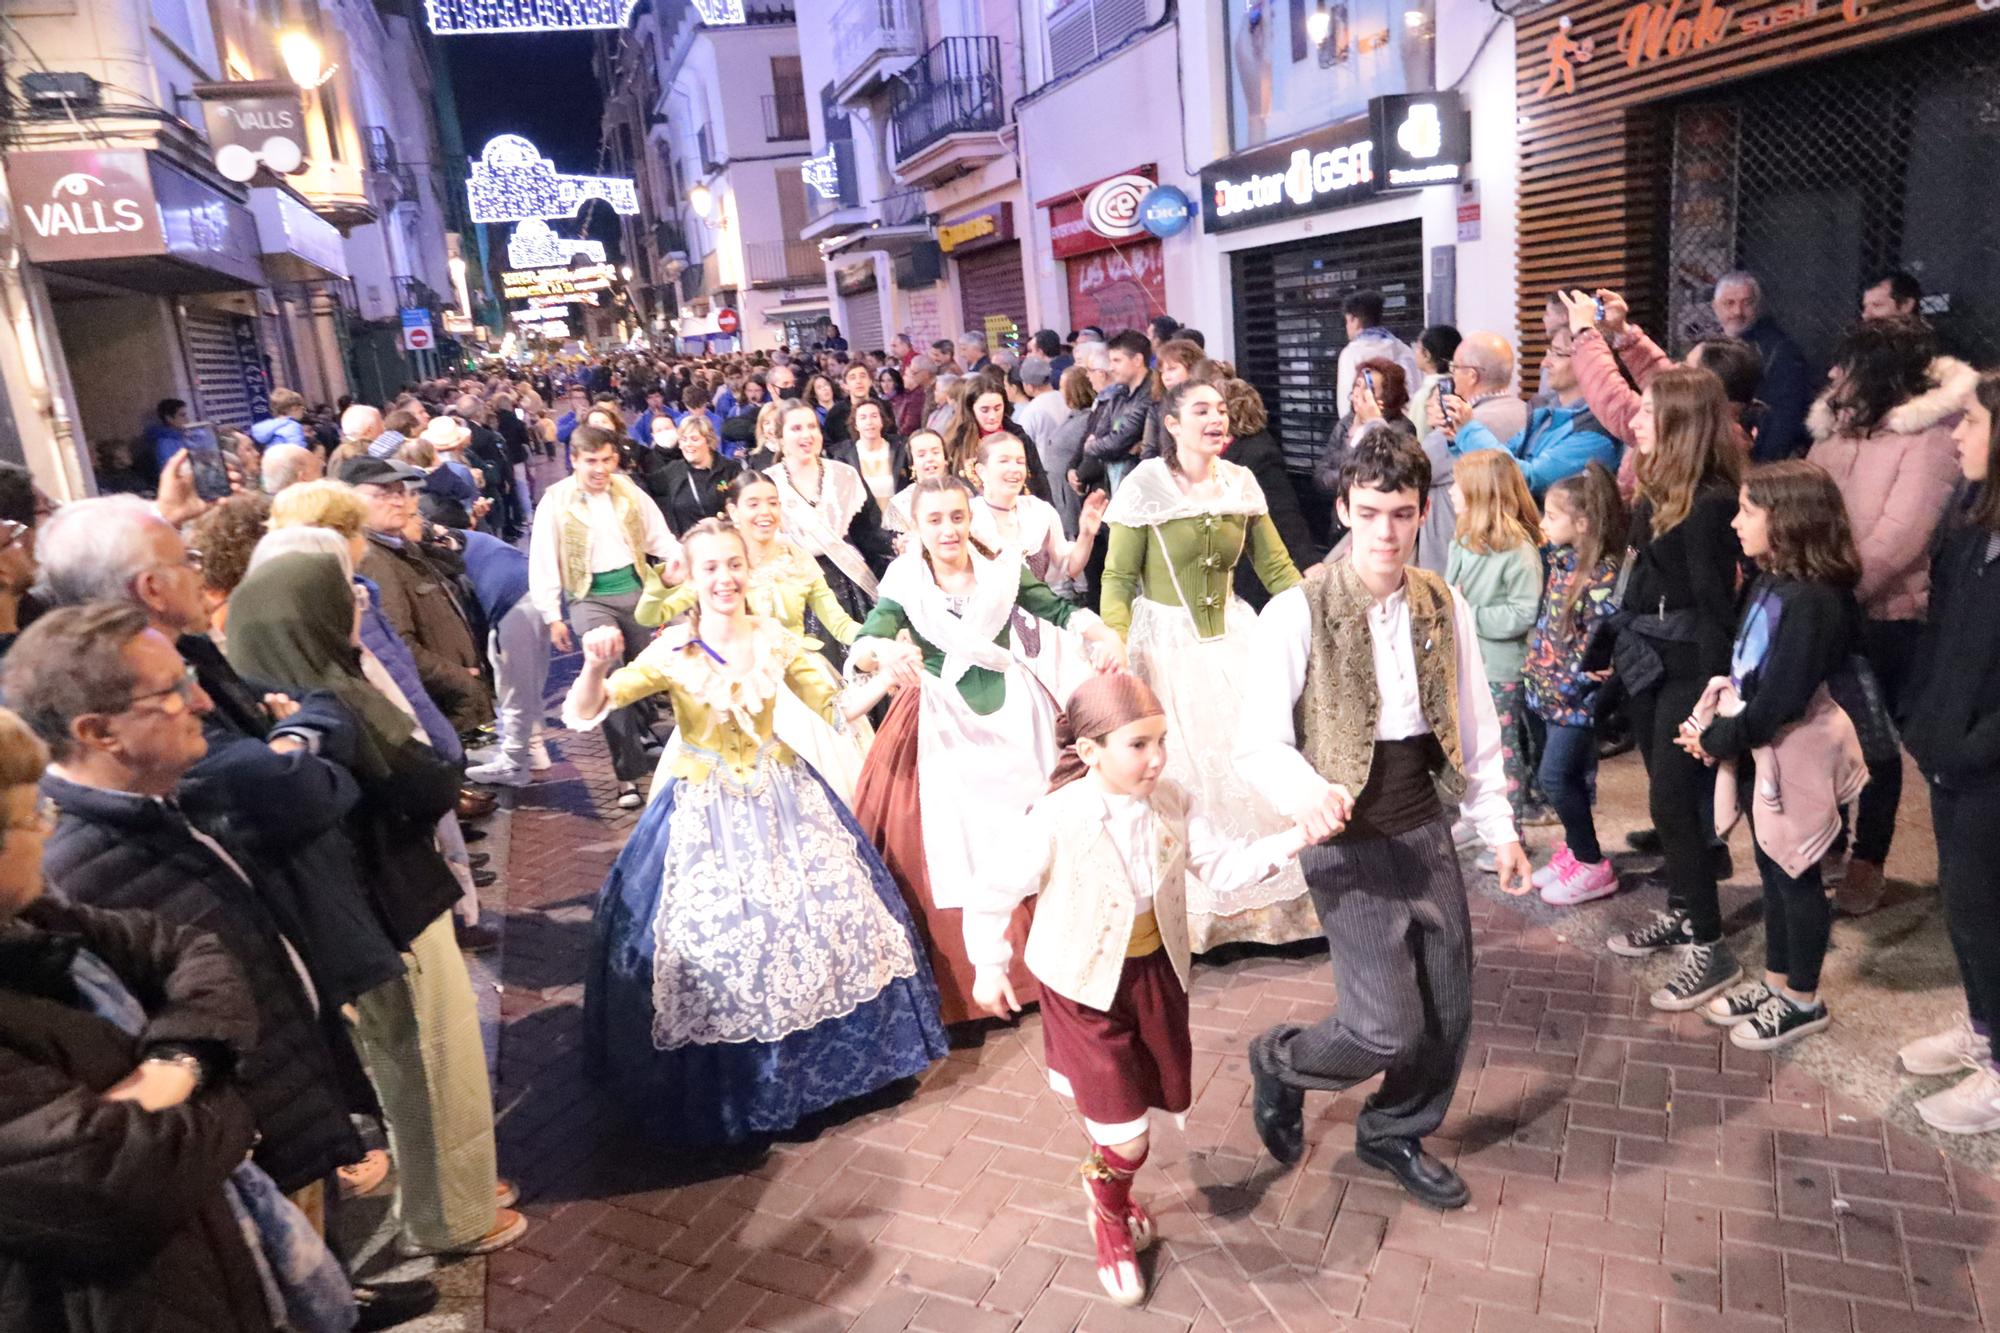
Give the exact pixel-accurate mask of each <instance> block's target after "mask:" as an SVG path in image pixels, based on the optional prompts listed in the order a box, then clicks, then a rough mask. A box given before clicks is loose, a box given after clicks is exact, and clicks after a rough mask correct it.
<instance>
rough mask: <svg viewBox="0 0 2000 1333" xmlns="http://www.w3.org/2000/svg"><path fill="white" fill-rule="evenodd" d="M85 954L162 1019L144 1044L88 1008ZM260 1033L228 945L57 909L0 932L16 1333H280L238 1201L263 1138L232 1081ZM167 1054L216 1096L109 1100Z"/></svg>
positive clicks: (151, 1017) (0, 1187) (0, 1064)
mask: <svg viewBox="0 0 2000 1333" xmlns="http://www.w3.org/2000/svg"><path fill="white" fill-rule="evenodd" d="M79 946H81V947H83V948H87V949H89V950H90V952H91V953H92V954H94V955H96V957H97V958H98V959H99V960H100V961H102V962H103V963H104V964H105V965H106V966H107V967H109V968H110V969H111V971H112V972H114V973H116V974H117V976H118V978H119V979H120V980H121V981H123V982H124V983H125V985H126V987H127V988H128V989H129V990H130V991H131V992H132V994H133V996H134V997H135V998H137V999H138V1000H139V1002H140V1003H141V1004H142V1005H143V1006H145V1009H146V1017H147V1023H146V1028H145V1030H144V1031H143V1032H142V1033H140V1034H139V1035H138V1036H137V1037H132V1036H128V1035H127V1034H126V1033H124V1032H122V1031H121V1030H119V1029H118V1028H117V1027H116V1026H115V1025H113V1024H111V1023H108V1022H106V1021H105V1020H103V1019H101V1018H99V1017H97V1016H96V1015H95V1014H93V1013H90V1012H89V1011H88V1010H87V1009H85V1008H84V1007H82V1005H81V1003H80V1001H79V1000H78V998H77V996H76V994H75V989H74V986H73V985H72V984H71V983H70V982H69V976H68V967H69V962H70V959H71V958H73V957H74V956H75V953H76V950H77V948H78V947H79ZM256 1027H257V1016H256V1012H255V1010H254V1009H253V1008H252V1005H251V1000H250V995H249V993H248V992H247V991H246V990H245V989H244V984H243V978H242V975H241V974H240V973H239V972H238V971H237V969H236V966H235V964H234V963H233V962H232V961H231V960H230V957H229V952H228V950H227V949H225V948H224V947H223V945H222V944H221V942H220V941H218V940H217V939H216V938H215V937H214V936H212V935H207V934H204V933H202V932H200V931H195V930H190V929H188V928H186V927H183V926H175V925H172V924H169V923H168V922H166V921H163V920H161V919H160V918H158V917H156V916H153V915H151V914H149V913H145V912H99V911H93V910H92V909H90V908H87V907H80V906H77V905H75V904H72V903H63V902H58V901H55V900H52V899H48V898H44V899H42V900H41V901H39V902H36V903H33V904H31V905H30V906H29V907H28V909H27V910H26V911H25V912H23V913H22V914H21V916H20V917H19V918H18V919H16V920H14V921H11V922H7V923H4V924H0V1333H62V1331H63V1330H72V1331H74V1333H84V1330H89V1333H267V1331H268V1330H269V1329H270V1328H271V1326H272V1325H271V1320H270V1318H269V1316H268V1315H267V1314H266V1312H265V1306H264V1294H263V1289H262V1287H261V1285H260V1283H259V1279H258V1276H257V1270H256V1267H255V1261H254V1260H253V1259H252V1257H251V1254H250V1251H249V1248H248V1246H247V1245H246V1244H245V1242H244V1238H243V1233H242V1231H241V1230H239V1229H238V1227H237V1225H236V1222H235V1220H234V1218H233V1216H232V1215H231V1213H230V1209H229V1205H228V1203H227V1202H226V1200H225V1197H224V1194H223V1188H224V1182H225V1181H226V1180H227V1178H228V1176H229V1173H230V1172H231V1171H233V1170H234V1169H235V1168H236V1165H237V1164H238V1163H239V1162H241V1161H242V1160H243V1157H244V1154H245V1153H247V1152H249V1151H250V1145H251V1143H252V1141H253V1140H254V1138H255V1137H256V1125H255V1122H254V1121H253V1119H252V1118H251V1115H250V1111H249V1108H248V1107H246V1106H245V1105H244V1103H243V1100H242V1098H240V1097H239V1096H238V1095H237V1094H236V1092H235V1091H234V1090H233V1089H232V1087H231V1082H230V1079H229V1077H228V1067H229V1065H230V1064H231V1063H233V1061H234V1059H235V1058H236V1057H237V1056H239V1055H242V1054H244V1053H247V1052H248V1051H249V1050H250V1049H251V1048H252V1046H253V1044H254V1042H255V1034H256ZM166 1043H174V1044H179V1045H187V1046H193V1047H195V1048H197V1049H199V1050H200V1051H201V1052H202V1054H203V1059H204V1063H205V1064H211V1065H212V1067H213V1068H214V1069H215V1071H216V1075H217V1076H216V1078H215V1080H214V1081H213V1082H211V1083H210V1084H209V1085H208V1086H206V1087H204V1088H203V1089H202V1090H201V1091H200V1092H197V1093H196V1094H195V1095H194V1096H193V1097H191V1098H189V1099H188V1100H187V1101H185V1102H183V1103H182V1104H181V1105H179V1106H173V1107H168V1108H166V1109H164V1110H160V1111H144V1110H141V1109H140V1108H139V1105H138V1103H137V1102H105V1101H100V1100H99V1095H100V1094H101V1093H102V1092H103V1091H104V1090H105V1089H106V1088H108V1087H110V1086H111V1085H113V1084H114V1083H117V1082H119V1081H120V1080H122V1079H123V1078H124V1077H125V1076H126V1075H127V1074H129V1073H131V1072H132V1070H133V1068H134V1067H135V1066H136V1065H137V1064H138V1063H139V1061H140V1060H141V1059H143V1058H144V1056H145V1054H146V1052H147V1050H148V1049H149V1048H151V1047H153V1046H157V1045H162V1044H166Z"/></svg>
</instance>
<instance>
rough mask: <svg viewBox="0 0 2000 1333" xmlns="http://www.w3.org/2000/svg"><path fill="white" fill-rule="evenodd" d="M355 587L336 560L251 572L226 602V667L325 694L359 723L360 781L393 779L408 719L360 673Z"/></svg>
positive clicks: (287, 560) (285, 560) (308, 559)
mask: <svg viewBox="0 0 2000 1333" xmlns="http://www.w3.org/2000/svg"><path fill="white" fill-rule="evenodd" d="M354 595H355V594H354V587H353V585H352V584H350V583H349V582H348V581H347V575H346V574H345V573H344V572H343V571H342V570H341V567H340V561H339V560H338V559H336V558H335V557H333V556H331V555H310V554H299V555H283V556H279V557H278V558H277V559H275V560H270V561H267V562H266V563H264V564H261V565H259V566H258V567H257V568H256V569H253V570H252V571H250V575H249V577H247V578H245V579H244V580H243V582H242V583H240V584H238V585H237V587H236V591H235V592H234V593H232V594H231V595H230V598H229V620H228V625H229V648H228V654H229V664H230V665H231V666H233V667H235V668H236V669H237V670H238V671H240V672H242V673H243V674H244V675H246V676H250V677H252V678H254V679H258V680H265V681H269V682H270V683H271V684H273V685H283V686H286V687H288V688H290V689H292V690H294V691H296V692H298V693H301V694H303V693H305V692H307V691H311V690H326V691H327V692H329V693H331V694H333V695H334V696H335V697H336V698H338V699H339V700H340V702H341V703H343V704H345V705H346V706H347V709H348V711H349V712H350V713H352V714H354V716H355V718H356V719H357V720H358V721H359V722H360V724H361V743H360V746H359V750H360V759H359V763H358V765H357V768H356V773H357V775H358V776H360V777H363V778H368V779H374V780H380V779H382V778H386V777H388V776H389V771H390V769H389V756H390V755H391V754H393V753H394V752H395V751H396V750H397V749H398V748H399V747H400V746H401V745H402V744H403V743H404V742H405V741H406V740H408V739H409V737H410V720H409V718H407V717H406V716H404V714H403V713H402V712H401V711H400V710H399V709H398V708H397V707H396V706H395V704H393V703H391V702H390V701H389V700H388V699H387V698H386V697H385V696H384V695H383V694H382V692H381V691H380V690H378V689H376V688H375V687H374V686H373V685H371V684H369V683H368V680H367V678H366V677H365V676H364V675H363V674H362V671H361V650H360V649H358V648H356V647H355V646H354Z"/></svg>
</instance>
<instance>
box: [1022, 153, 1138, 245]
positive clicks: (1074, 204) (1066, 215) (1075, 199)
mask: <svg viewBox="0 0 2000 1333" xmlns="http://www.w3.org/2000/svg"><path fill="white" fill-rule="evenodd" d="M1156 175H1157V169H1156V168H1155V167H1154V166H1153V165H1152V164H1151V163H1147V164H1146V165H1145V166H1139V167H1133V168H1132V169H1131V170H1130V171H1126V172H1121V173H1119V174H1118V175H1116V176H1110V177H1107V178H1105V179H1104V180H1100V181H1094V182H1092V183H1091V184H1089V185H1084V186H1080V187H1078V188H1077V189H1074V190H1066V191H1064V192H1063V193H1062V194H1060V195H1057V196H1056V197H1054V198H1053V199H1049V200H1044V201H1043V203H1044V205H1045V206H1046V207H1047V208H1048V211H1049V252H1050V253H1051V254H1052V255H1054V256H1055V257H1056V258H1057V259H1073V258H1075V257H1076V256H1078V255H1087V254H1093V253H1095V252H1097V251H1100V250H1110V249H1113V248H1115V247H1116V246H1118V245H1120V244H1122V243H1123V242H1125V241H1127V240H1130V239H1131V238H1133V237H1135V236H1140V235H1143V234H1144V230H1143V227H1142V226H1141V225H1140V223H1139V205H1140V203H1141V202H1142V201H1143V200H1144V199H1145V198H1146V196H1147V194H1148V193H1149V192H1150V191H1151V190H1152V188H1153V182H1154V180H1155V177H1156ZM1093 204H1094V205H1095V208H1094V209H1093Z"/></svg>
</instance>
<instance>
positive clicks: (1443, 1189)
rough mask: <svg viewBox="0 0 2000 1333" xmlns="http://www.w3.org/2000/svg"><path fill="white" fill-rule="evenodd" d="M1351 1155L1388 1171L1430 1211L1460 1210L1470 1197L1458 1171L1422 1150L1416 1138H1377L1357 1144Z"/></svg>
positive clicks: (1369, 1164) (1470, 1193)
mask: <svg viewBox="0 0 2000 1333" xmlns="http://www.w3.org/2000/svg"><path fill="white" fill-rule="evenodd" d="M1354 1155H1355V1156H1356V1157H1358V1158H1360V1159H1361V1161H1362V1162H1364V1163H1365V1164H1367V1165H1368V1166H1372V1167H1374V1168H1376V1169H1377V1170H1380V1171H1387V1172H1388V1173H1389V1174H1390V1175H1392V1176H1394V1177H1395V1178H1396V1183H1397V1184H1399V1185H1401V1186H1402V1187H1403V1188H1404V1189H1405V1190H1407V1191H1409V1193H1410V1195H1411V1196H1412V1197H1413V1198H1415V1199H1416V1200H1417V1201H1418V1202H1419V1203H1427V1204H1429V1205H1430V1206H1431V1207H1433V1208H1463V1207H1465V1205H1466V1203H1467V1202H1468V1201H1469V1200H1470V1199H1471V1198H1472V1191H1471V1190H1469V1189H1467V1188H1466V1187H1465V1181H1464V1179H1463V1178H1462V1177H1461V1176H1460V1175H1459V1174H1458V1172H1456V1171H1454V1170H1452V1169H1451V1168H1450V1167H1448V1166H1446V1165H1445V1164H1444V1163H1443V1162H1440V1161H1439V1160H1438V1159H1437V1158H1435V1157H1433V1156H1431V1155H1430V1154H1429V1153H1427V1152H1425V1151H1424V1145H1423V1144H1422V1143H1420V1142H1418V1141H1417V1140H1416V1139H1377V1140H1376V1141H1375V1142H1373V1143H1357V1144H1355V1145H1354Z"/></svg>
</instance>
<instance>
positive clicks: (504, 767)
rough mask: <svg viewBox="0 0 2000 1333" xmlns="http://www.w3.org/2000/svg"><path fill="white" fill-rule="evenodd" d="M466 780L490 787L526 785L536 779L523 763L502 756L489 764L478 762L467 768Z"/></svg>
mask: <svg viewBox="0 0 2000 1333" xmlns="http://www.w3.org/2000/svg"><path fill="white" fill-rule="evenodd" d="M465 780H466V781H467V782H477V783H480V784H482V785H484V786H488V787H525V786H527V785H528V784H529V783H531V782H533V781H534V780H535V779H534V775H533V774H531V773H530V772H528V770H527V769H525V768H523V767H522V766H521V765H519V764H516V763H510V762H509V761H508V760H507V759H505V758H500V759H495V760H494V761H493V762H492V763H489V764H478V765H475V766H473V767H472V768H468V769H466V770H465Z"/></svg>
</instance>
